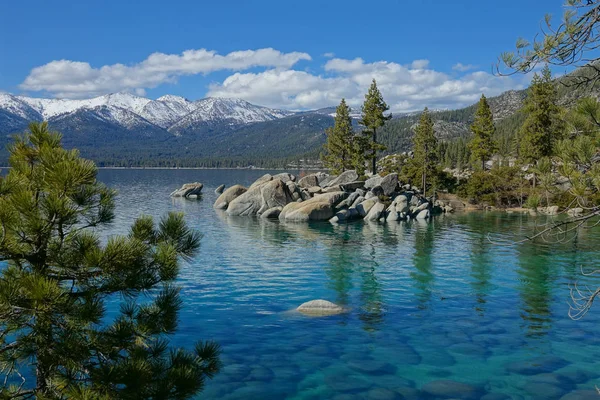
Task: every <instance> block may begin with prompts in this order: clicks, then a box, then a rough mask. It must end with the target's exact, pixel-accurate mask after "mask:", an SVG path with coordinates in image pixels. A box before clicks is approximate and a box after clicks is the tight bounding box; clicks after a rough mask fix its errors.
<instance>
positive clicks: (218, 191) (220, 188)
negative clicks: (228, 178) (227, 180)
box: [215, 185, 225, 194]
mask: <svg viewBox="0 0 600 400" xmlns="http://www.w3.org/2000/svg"><path fill="white" fill-rule="evenodd" d="M223 190H225V185H220V186H219V187H218V188H216V189H215V194H221V193H223Z"/></svg>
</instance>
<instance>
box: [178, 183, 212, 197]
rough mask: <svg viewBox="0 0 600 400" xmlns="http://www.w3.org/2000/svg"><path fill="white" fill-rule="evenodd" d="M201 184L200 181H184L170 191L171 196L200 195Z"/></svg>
mask: <svg viewBox="0 0 600 400" xmlns="http://www.w3.org/2000/svg"><path fill="white" fill-rule="evenodd" d="M203 187H204V185H203V184H201V183H200V182H194V183H186V184H185V185H183V186H182V187H181V189H177V190H175V191H174V192H172V193H171V197H198V196H200V195H201V192H202V188H203Z"/></svg>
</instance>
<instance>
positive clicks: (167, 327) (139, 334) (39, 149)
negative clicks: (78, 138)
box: [0, 123, 219, 399]
mask: <svg viewBox="0 0 600 400" xmlns="http://www.w3.org/2000/svg"><path fill="white" fill-rule="evenodd" d="M29 129H30V133H29V134H27V135H24V136H23V137H20V138H18V139H17V140H16V141H15V143H14V144H13V145H12V146H11V147H10V166H11V169H10V171H9V172H8V174H7V175H6V177H3V178H0V226H1V227H2V228H1V231H0V259H1V260H2V261H3V262H4V265H3V267H2V270H1V271H0V333H1V334H0V371H1V372H0V374H1V375H2V382H3V384H0V385H2V386H1V389H0V397H2V398H7V399H8V398H17V399H21V398H39V399H42V398H43V399H66V398H76V399H84V398H85V399H150V398H152V399H185V398H190V397H192V396H194V395H195V394H196V393H197V392H198V391H200V390H201V388H202V386H203V383H204V379H205V378H206V377H211V376H212V375H213V374H214V373H215V372H217V371H218V369H219V362H218V347H217V346H216V345H214V344H212V343H201V342H199V343H198V344H197V345H196V346H195V349H194V350H193V351H186V350H183V349H177V348H173V349H170V348H169V341H168V337H169V335H170V334H172V333H174V332H175V330H176V328H177V314H178V310H179V309H180V307H181V299H180V297H179V290H178V289H177V288H176V287H175V286H173V281H174V280H175V278H176V277H177V275H178V271H179V258H180V257H181V256H184V257H188V256H191V255H193V254H194V252H195V251H196V250H197V248H198V246H199V239H200V237H199V235H198V234H197V233H196V232H193V231H191V230H190V229H188V228H187V226H186V224H185V223H184V221H183V216H182V215H181V214H169V215H168V216H167V217H164V218H163V219H162V220H161V221H160V223H159V224H158V225H156V224H155V223H154V222H153V220H152V218H150V217H142V218H140V219H138V220H137V221H136V222H135V223H134V224H133V225H132V227H131V230H130V232H129V235H128V236H124V237H112V238H110V239H108V241H106V243H103V241H102V240H100V238H99V237H98V236H97V234H96V230H97V229H98V228H101V227H103V226H105V225H106V224H108V223H109V222H110V221H111V220H112V219H113V209H114V202H113V198H114V193H113V191H111V190H109V189H107V188H106V187H104V186H103V185H102V184H100V183H99V182H98V181H97V180H96V174H97V169H96V166H95V165H94V163H92V162H91V161H88V160H84V159H82V158H80V157H79V154H78V152H77V151H75V150H65V149H63V148H62V147H61V136H60V135H59V134H57V133H53V132H50V131H49V130H48V126H47V124H46V123H43V124H35V123H34V124H31V125H30V128H29ZM118 299H121V300H122V301H123V303H122V304H121V308H120V311H116V312H115V315H114V317H113V316H112V315H110V314H108V313H107V312H106V304H107V301H108V300H110V301H111V302H113V301H115V300H118ZM137 300H141V302H140V303H138V302H137Z"/></svg>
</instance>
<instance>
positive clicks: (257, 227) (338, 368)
mask: <svg viewBox="0 0 600 400" xmlns="http://www.w3.org/2000/svg"><path fill="white" fill-rule="evenodd" d="M264 173H265V171H249V170H241V171H228V170H102V171H101V172H100V175H99V178H100V180H102V181H103V182H105V183H106V184H108V185H109V186H111V187H113V188H115V189H117V190H118V191H119V195H118V199H117V210H116V212H117V217H116V220H115V222H114V223H113V224H112V226H111V227H110V228H109V229H108V230H107V231H106V232H105V233H107V234H119V233H126V231H127V229H128V226H129V225H130V224H131V222H132V221H133V220H134V219H135V217H136V216H139V215H140V214H150V215H153V216H156V217H159V216H161V215H163V214H164V213H166V212H168V211H171V210H176V211H183V212H184V213H185V215H186V219H187V221H188V223H189V224H190V226H191V227H193V228H195V229H197V230H199V231H200V232H201V233H202V234H203V235H204V236H203V239H202V246H201V250H200V252H199V254H198V256H196V257H195V258H194V259H193V260H192V261H191V262H189V263H186V264H184V265H183V267H182V273H181V278H180V280H179V284H180V285H181V286H182V288H183V292H182V293H183V299H184V307H183V310H182V312H181V314H180V325H179V331H178V333H177V335H176V336H175V337H174V338H173V343H174V344H176V345H183V346H191V345H192V343H194V342H195V341H196V340H198V339H213V340H216V341H218V342H219V343H220V344H221V345H222V350H223V355H222V361H223V363H224V367H223V370H222V371H221V372H220V373H219V374H218V375H217V376H216V377H215V379H213V380H212V381H210V382H209V383H208V384H207V387H206V389H205V391H204V392H203V393H202V394H201V396H200V398H204V399H283V398H289V399H363V398H364V399H382V400H383V399H402V398H406V399H437V398H467V399H487V400H490V399H503V398H506V399H508V398H513V399H529V398H533V399H561V398H563V399H571V400H572V399H587V398H598V397H597V396H598V395H597V394H595V393H594V391H595V389H594V386H595V385H596V384H599V385H600V369H599V368H598V366H597V361H598V360H599V359H600V334H599V333H598V322H599V320H600V304H599V305H598V306H597V307H596V308H594V309H592V311H591V312H590V313H589V314H588V315H587V316H586V317H585V318H584V319H582V320H579V321H573V320H571V319H570V318H569V317H568V315H567V313H568V309H569V305H568V302H569V300H570V296H569V285H571V284H573V283H575V282H579V284H580V285H582V286H583V285H588V286H590V287H595V286H596V285H600V278H598V277H594V276H589V277H587V276H582V275H581V267H584V268H594V267H595V266H597V261H598V255H599V253H600V246H599V243H600V230H598V231H593V230H592V231H585V232H583V233H582V235H581V236H580V237H579V238H578V239H577V240H576V241H572V242H569V243H566V244H563V245H556V244H543V243H541V244H540V243H538V244H536V243H525V244H519V245H513V246H499V245H496V244H493V243H492V242H491V241H490V239H489V238H492V239H493V240H509V241H512V240H516V239H520V238H521V237H522V235H524V234H528V233H531V229H532V227H533V226H534V225H535V224H536V223H539V222H540V218H541V217H538V218H536V217H532V216H529V215H520V214H506V213H487V214H486V213H469V214H455V215H451V216H441V217H439V218H437V219H436V220H435V221H434V222H432V223H417V222H413V223H398V222H394V223H383V224H369V223H364V222H362V221H360V222H356V223H352V224H348V225H339V226H332V225H331V224H329V223H320V224H310V225H308V224H282V223H279V222H273V221H262V220H259V219H253V218H244V217H237V218H232V217H228V216H226V215H225V214H223V213H222V212H217V211H215V210H213V208H212V205H213V203H214V200H215V199H216V195H215V194H214V189H215V188H216V187H217V186H218V185H220V184H222V183H224V184H226V185H228V186H230V185H232V184H235V183H241V184H250V183H251V182H252V181H254V180H255V179H256V178H257V177H259V176H260V175H262V174H264ZM194 181H200V182H203V183H204V185H205V188H204V193H205V194H204V196H203V198H202V199H201V200H198V201H190V200H183V199H171V198H169V193H170V192H171V191H172V190H174V189H176V188H178V187H179V186H180V185H181V184H183V183H187V182H194ZM319 298H322V299H326V300H330V301H334V302H337V303H338V304H343V305H344V306H346V307H348V309H349V311H348V312H347V313H346V314H342V315H338V316H332V317H326V318H310V317H305V316H302V315H299V314H298V313H295V312H293V311H291V310H293V309H294V308H296V307H297V306H298V305H300V304H301V303H303V302H305V301H308V300H312V299H319Z"/></svg>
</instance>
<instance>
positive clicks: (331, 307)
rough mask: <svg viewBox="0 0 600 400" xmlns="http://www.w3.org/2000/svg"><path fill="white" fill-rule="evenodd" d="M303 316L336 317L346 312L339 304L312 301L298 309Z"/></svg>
mask: <svg viewBox="0 0 600 400" xmlns="http://www.w3.org/2000/svg"><path fill="white" fill-rule="evenodd" d="M297 310H298V311H300V312H301V313H302V314H306V315H311V316H327V315H336V314H341V313H343V312H344V309H343V308H342V307H340V306H338V305H337V304H334V303H332V302H330V301H327V300H311V301H307V302H306V303H304V304H301V305H300V306H299V307H298V308H297Z"/></svg>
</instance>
